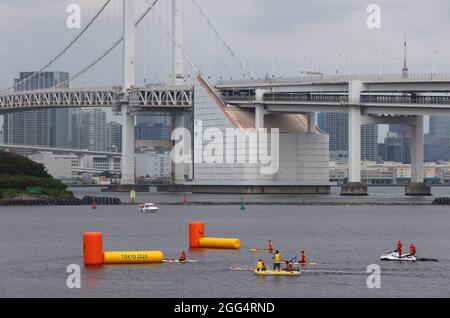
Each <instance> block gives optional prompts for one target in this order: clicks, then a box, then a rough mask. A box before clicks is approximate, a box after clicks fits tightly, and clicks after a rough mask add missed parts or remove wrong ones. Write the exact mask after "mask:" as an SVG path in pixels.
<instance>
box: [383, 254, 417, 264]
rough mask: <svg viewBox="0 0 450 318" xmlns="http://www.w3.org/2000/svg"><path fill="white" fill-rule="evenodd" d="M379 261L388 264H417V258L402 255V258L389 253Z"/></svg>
mask: <svg viewBox="0 0 450 318" xmlns="http://www.w3.org/2000/svg"><path fill="white" fill-rule="evenodd" d="M380 260H382V261H388V262H417V258H416V257H415V256H411V255H410V254H403V255H402V257H399V255H398V252H391V253H389V254H386V255H382V256H381V257H380Z"/></svg>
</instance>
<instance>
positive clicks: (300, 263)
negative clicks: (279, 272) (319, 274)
mask: <svg viewBox="0 0 450 318" xmlns="http://www.w3.org/2000/svg"><path fill="white" fill-rule="evenodd" d="M281 264H286V261H281ZM291 264H292V265H302V266H306V265H317V263H311V262H307V263H306V264H302V262H295V263H291Z"/></svg>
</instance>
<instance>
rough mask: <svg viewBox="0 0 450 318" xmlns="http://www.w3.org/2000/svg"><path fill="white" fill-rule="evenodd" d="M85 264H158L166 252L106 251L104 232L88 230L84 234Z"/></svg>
mask: <svg viewBox="0 0 450 318" xmlns="http://www.w3.org/2000/svg"><path fill="white" fill-rule="evenodd" d="M83 256H84V265H86V266H93V265H103V264H156V263H162V262H163V260H164V254H163V253H162V252H161V251H137V252H135V251H123V252H104V251H103V234H102V233H101V232H88V233H84V235H83Z"/></svg>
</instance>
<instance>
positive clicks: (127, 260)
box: [103, 251, 164, 264]
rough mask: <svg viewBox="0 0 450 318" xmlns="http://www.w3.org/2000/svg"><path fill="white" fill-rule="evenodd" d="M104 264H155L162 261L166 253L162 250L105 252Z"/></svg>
mask: <svg viewBox="0 0 450 318" xmlns="http://www.w3.org/2000/svg"><path fill="white" fill-rule="evenodd" d="M103 259H104V264H154V263H162V262H163V260H164V254H163V253H162V252H160V251H141V252H132V251H126V252H104V253H103Z"/></svg>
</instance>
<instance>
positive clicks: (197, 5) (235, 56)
mask: <svg viewBox="0 0 450 318" xmlns="http://www.w3.org/2000/svg"><path fill="white" fill-rule="evenodd" d="M192 3H193V4H194V6H195V7H196V8H197V9H198V11H199V12H200V15H201V16H202V17H203V18H204V19H205V20H206V23H207V24H208V26H209V27H210V28H211V29H212V30H213V31H214V34H215V35H216V36H217V38H218V39H219V40H220V41H221V42H222V45H223V46H224V47H225V48H226V49H227V50H228V52H229V53H230V54H231V56H232V57H233V58H234V59H235V60H236V61H237V62H238V63H239V66H240V67H241V69H242V70H243V71H244V72H245V73H246V74H247V76H249V77H250V78H253V77H254V75H253V74H252V73H251V72H250V71H249V70H248V69H247V67H246V66H245V63H244V62H242V60H241V59H240V58H239V57H238V56H237V55H236V53H235V52H234V51H233V49H232V48H231V46H230V45H229V44H228V43H227V42H226V41H225V39H224V38H223V37H222V36H221V34H220V33H219V31H218V30H217V28H216V27H214V25H213V24H212V22H211V20H210V19H209V17H208V16H207V15H206V13H205V12H204V11H203V9H202V8H201V7H200V5H199V4H198V3H197V1H196V0H192Z"/></svg>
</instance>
